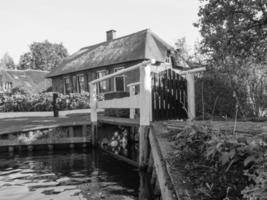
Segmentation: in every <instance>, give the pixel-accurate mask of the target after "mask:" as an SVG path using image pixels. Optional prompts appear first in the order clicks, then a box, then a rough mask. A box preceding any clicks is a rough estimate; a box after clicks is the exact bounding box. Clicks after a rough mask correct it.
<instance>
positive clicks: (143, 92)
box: [89, 61, 152, 125]
mask: <svg viewBox="0 0 267 200" xmlns="http://www.w3.org/2000/svg"><path fill="white" fill-rule="evenodd" d="M136 69H139V72H140V77H139V78H140V82H139V83H131V84H129V85H128V86H129V92H130V96H129V97H123V98H119V99H111V100H104V101H97V95H98V94H97V84H98V83H100V82H101V81H104V80H107V79H111V78H114V77H116V76H119V75H122V74H125V73H126V72H131V71H133V70H136ZM150 73H151V61H145V62H142V63H140V64H137V65H134V66H132V67H129V68H126V69H123V70H120V71H117V72H115V73H112V74H109V75H107V76H104V77H101V78H99V79H96V80H93V81H91V82H90V83H89V85H90V106H91V120H92V122H93V123H94V122H95V123H96V122H97V109H99V108H100V109H106V108H129V109H130V110H131V115H130V117H131V118H133V117H134V114H133V112H134V110H135V109H140V124H141V125H149V124H150V121H151V120H152V114H151V113H152V106H151V76H150ZM136 85H140V93H139V94H135V92H134V89H133V88H134V87H136Z"/></svg>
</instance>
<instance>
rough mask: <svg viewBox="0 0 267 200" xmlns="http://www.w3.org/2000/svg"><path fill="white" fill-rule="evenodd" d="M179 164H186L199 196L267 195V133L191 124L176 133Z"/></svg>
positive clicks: (227, 199) (253, 199) (206, 199)
mask: <svg viewBox="0 0 267 200" xmlns="http://www.w3.org/2000/svg"><path fill="white" fill-rule="evenodd" d="M175 147H176V151H175V165H178V164H179V163H184V169H185V176H186V177H188V179H189V181H190V182H191V183H192V185H193V188H194V193H195V195H196V196H197V198H198V199H202V200H211V199H212V200H214V199H218V200H219V199H220V200H221V199H224V200H231V199H235V200H236V199H248V200H264V199H266V198H267V193H266V191H267V176H266V175H267V168H266V165H267V158H266V153H267V148H266V147H267V133H262V134H260V135H237V134H234V135H233V134H232V133H222V132H214V131H212V130H211V129H210V128H209V127H196V126H190V127H187V128H186V129H184V130H183V131H181V132H179V133H178V134H177V135H176V136H175Z"/></svg>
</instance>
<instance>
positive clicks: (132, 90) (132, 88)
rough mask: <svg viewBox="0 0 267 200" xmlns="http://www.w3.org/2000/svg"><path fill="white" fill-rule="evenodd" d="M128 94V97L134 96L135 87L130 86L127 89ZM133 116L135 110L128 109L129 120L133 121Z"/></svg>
mask: <svg viewBox="0 0 267 200" xmlns="http://www.w3.org/2000/svg"><path fill="white" fill-rule="evenodd" d="M129 92H130V97H131V96H134V94H135V86H133V85H131V86H130V87H129ZM134 115H135V108H130V119H134Z"/></svg>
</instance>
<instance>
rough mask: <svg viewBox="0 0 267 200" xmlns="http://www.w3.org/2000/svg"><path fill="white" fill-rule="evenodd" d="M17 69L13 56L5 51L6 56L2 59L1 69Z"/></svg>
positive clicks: (0, 61) (0, 60)
mask: <svg viewBox="0 0 267 200" xmlns="http://www.w3.org/2000/svg"><path fill="white" fill-rule="evenodd" d="M1 68H2V69H15V63H14V60H13V58H12V57H11V56H10V55H9V54H8V53H5V54H4V56H3V57H2V58H1V59H0V69H1Z"/></svg>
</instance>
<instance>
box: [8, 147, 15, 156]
mask: <svg viewBox="0 0 267 200" xmlns="http://www.w3.org/2000/svg"><path fill="white" fill-rule="evenodd" d="M8 152H9V153H11V154H12V153H13V152H14V146H8Z"/></svg>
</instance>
